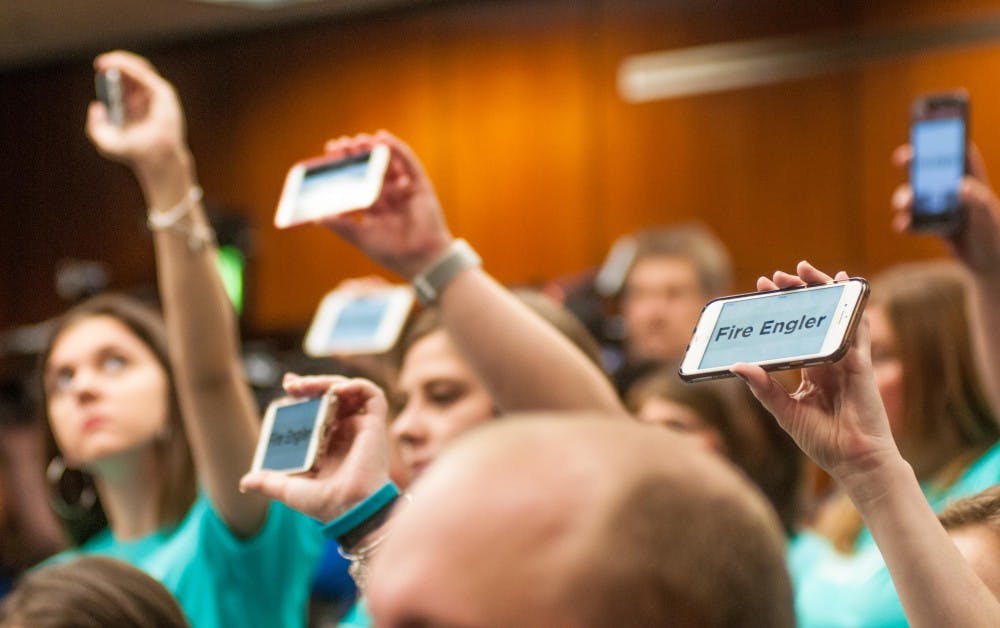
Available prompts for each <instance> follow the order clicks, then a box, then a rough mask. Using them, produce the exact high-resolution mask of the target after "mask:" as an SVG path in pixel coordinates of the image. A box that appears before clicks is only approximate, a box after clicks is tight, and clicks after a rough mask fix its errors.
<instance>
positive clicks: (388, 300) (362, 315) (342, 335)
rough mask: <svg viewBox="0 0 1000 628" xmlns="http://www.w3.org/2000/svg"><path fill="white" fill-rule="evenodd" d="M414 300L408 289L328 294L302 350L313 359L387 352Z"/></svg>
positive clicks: (333, 292) (343, 291)
mask: <svg viewBox="0 0 1000 628" xmlns="http://www.w3.org/2000/svg"><path fill="white" fill-rule="evenodd" d="M413 299H414V295H413V289H412V288H410V287H409V286H387V287H385V288H380V289H377V290H374V291H371V292H363V293H360V292H355V291H350V290H334V291H332V292H329V293H327V295H326V296H325V297H323V300H322V301H321V302H320V304H319V308H317V310H316V315H315V316H314V317H313V322H312V324H311V325H310V326H309V331H308V332H307V333H306V337H305V341H304V342H303V348H304V349H305V351H306V353H308V354H309V355H311V356H313V357H324V356H331V355H345V354H354V353H382V352H384V351H388V350H389V349H391V348H392V346H393V345H394V344H396V340H397V339H398V338H399V334H400V332H401V331H402V330H403V325H404V324H405V323H406V318H407V316H408V315H409V313H410V309H411V308H412V307H413Z"/></svg>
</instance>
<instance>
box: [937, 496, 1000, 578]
mask: <svg viewBox="0 0 1000 628" xmlns="http://www.w3.org/2000/svg"><path fill="white" fill-rule="evenodd" d="M938 519H940V520H941V525H943V526H944V529H945V530H947V531H948V534H949V536H951V540H952V541H953V542H954V543H955V545H957V546H958V551H960V552H961V553H962V556H964V557H965V560H966V561H967V562H968V563H969V565H971V566H972V569H973V570H974V571H975V572H976V575H978V576H979V577H980V579H982V581H983V583H984V584H986V586H988V587H989V588H990V591H992V592H993V595H994V596H996V597H998V598H1000V485H997V486H993V487H991V488H988V489H986V490H985V491H983V492H982V493H977V494H975V495H973V496H972V497H966V498H964V499H960V500H958V501H957V502H955V503H954V504H952V505H951V506H948V507H947V508H946V509H945V510H944V512H942V513H941V514H940V515H939V516H938Z"/></svg>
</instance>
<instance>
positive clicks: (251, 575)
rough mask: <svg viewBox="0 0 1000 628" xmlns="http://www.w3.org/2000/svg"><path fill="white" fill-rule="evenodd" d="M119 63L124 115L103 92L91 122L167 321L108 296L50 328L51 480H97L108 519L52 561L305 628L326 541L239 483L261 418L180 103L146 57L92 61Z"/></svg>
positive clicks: (265, 621)
mask: <svg viewBox="0 0 1000 628" xmlns="http://www.w3.org/2000/svg"><path fill="white" fill-rule="evenodd" d="M112 68H114V69H117V70H119V71H120V73H121V76H122V87H123V92H124V100H125V104H126V110H127V120H126V123H125V124H124V126H117V125H115V124H112V123H111V121H110V120H109V119H108V115H107V111H106V110H105V108H104V106H103V105H102V104H101V103H98V102H94V103H91V105H90V109H89V111H88V116H87V133H88V136H89V137H90V139H91V141H92V142H93V143H94V145H95V147H96V148H97V150H98V151H99V152H101V153H102V154H103V155H105V156H107V157H109V158H111V159H115V160H117V161H120V162H122V163H124V164H126V165H127V166H129V167H130V168H131V169H132V171H133V172H134V174H135V175H136V178H137V179H138V180H139V182H140V185H141V186H142V189H143V193H144V195H145V197H146V200H147V202H148V203H149V205H150V207H151V209H150V212H149V216H148V222H149V225H150V227H151V229H152V230H153V245H154V251H155V254H156V261H157V271H158V279H159V281H158V286H159V291H160V298H161V301H162V303H163V316H162V317H161V316H160V314H159V313H158V312H156V311H154V310H152V309H151V308H149V307H147V306H145V305H143V304H141V303H139V302H137V301H135V300H134V299H130V298H127V297H123V296H120V295H101V296H98V297H94V298H92V299H89V300H87V301H84V302H83V303H81V304H79V305H77V306H75V307H74V308H72V309H71V310H70V311H69V312H67V313H66V314H65V315H63V316H62V317H60V319H59V320H58V321H57V322H56V324H55V325H54V326H53V327H52V335H51V338H50V339H49V342H48V345H47V347H46V348H45V350H44V352H43V355H42V356H41V364H42V370H43V373H42V382H41V386H40V388H41V389H42V392H43V395H44V399H43V404H44V408H45V410H46V414H47V418H48V421H47V426H48V428H49V430H48V431H49V433H48V435H47V439H48V445H49V448H50V451H49V452H48V454H49V456H51V457H52V459H53V461H54V462H53V464H52V468H53V469H54V470H55V473H54V474H53V475H54V476H55V479H56V481H57V482H58V481H59V480H61V479H62V478H64V477H71V476H72V475H73V474H74V472H81V471H82V472H85V473H86V474H87V475H89V476H90V477H91V478H93V482H94V491H93V492H92V493H90V494H89V499H88V500H86V503H83V504H81V505H82V506H87V505H91V506H93V505H95V504H98V503H99V505H100V506H101V507H102V508H103V510H104V512H105V513H106V514H107V521H108V526H107V528H106V529H105V530H102V531H101V532H99V533H98V534H96V535H94V536H93V537H92V538H89V539H87V540H86V541H85V542H84V543H82V544H81V545H80V546H79V547H77V548H74V549H73V550H69V551H68V552H64V553H63V554H60V555H59V556H58V557H57V558H56V559H55V560H68V559H71V558H74V557H76V556H78V555H80V554H103V555H109V556H112V557H115V558H118V559H121V560H125V561H127V562H129V563H131V564H133V565H134V566H136V567H139V568H140V569H142V570H144V571H146V573H148V574H150V575H152V576H153V577H155V578H157V579H158V580H159V581H160V582H162V583H163V584H164V586H166V587H167V589H168V590H169V591H170V592H171V593H172V594H173V595H174V596H175V597H176V598H177V600H178V601H179V603H180V604H181V607H182V608H183V609H184V612H185V614H186V616H187V618H188V620H189V621H190V622H191V623H192V624H195V625H197V626H199V628H201V627H203V626H204V627H211V626H233V625H273V626H296V625H304V624H305V621H306V602H307V599H308V591H309V586H310V584H311V581H312V577H313V573H314V571H315V567H316V564H317V561H318V559H319V556H320V552H321V550H322V547H323V538H322V536H321V535H320V534H319V533H318V532H317V530H316V525H315V522H314V521H311V520H309V519H308V518H307V517H303V516H302V515H301V514H300V513H297V512H294V511H291V510H289V509H287V508H284V507H282V506H281V505H280V504H271V503H268V501H267V500H265V499H261V498H259V497H256V496H251V495H244V494H242V493H240V492H239V479H240V477H241V476H242V475H243V474H244V473H245V472H246V470H247V469H248V468H250V466H251V463H252V460H253V455H254V450H255V448H256V443H257V436H258V433H259V430H260V419H259V416H258V413H257V408H256V404H255V403H254V399H253V395H252V393H251V391H250V388H249V386H248V385H247V383H246V380H245V377H244V372H243V365H242V363H241V361H240V358H239V342H238V335H237V324H236V320H235V315H234V312H233V309H232V306H231V304H230V302H229V300H228V297H227V295H226V292H225V290H224V288H223V285H222V281H221V278H220V276H219V273H218V270H217V267H216V265H215V264H216V246H215V240H214V236H213V233H212V231H211V228H210V226H209V224H208V221H207V218H206V216H205V213H204V208H203V207H202V204H201V190H200V188H199V187H198V186H197V185H196V179H195V168H194V164H193V158H192V156H191V153H190V150H189V148H188V145H187V141H186V138H185V137H184V133H185V130H184V127H185V125H184V115H183V111H182V109H181V106H180V102H179V100H178V98H177V95H176V93H175V91H174V89H173V87H172V86H171V85H170V84H169V83H168V82H167V81H166V80H165V79H164V78H163V77H162V76H160V75H159V74H158V73H157V72H156V70H155V69H154V68H153V67H152V66H151V65H150V64H149V62H148V61H147V60H145V59H143V58H141V57H138V56H136V55H134V54H131V53H127V52H123V51H116V52H111V53H108V54H104V55H101V56H99V57H98V58H97V59H96V61H95V69H97V70H98V71H103V70H109V69H112ZM61 471H65V472H67V473H65V474H62V473H60V472H61Z"/></svg>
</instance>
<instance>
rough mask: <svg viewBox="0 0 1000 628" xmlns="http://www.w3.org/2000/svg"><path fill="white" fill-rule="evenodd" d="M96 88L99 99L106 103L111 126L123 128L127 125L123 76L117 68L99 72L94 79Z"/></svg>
mask: <svg viewBox="0 0 1000 628" xmlns="http://www.w3.org/2000/svg"><path fill="white" fill-rule="evenodd" d="M94 88H95V90H96V91H97V99H98V100H100V101H101V102H102V103H104V107H105V108H106V109H107V110H108V120H109V121H110V122H111V124H113V125H115V126H117V127H122V126H124V125H125V101H124V98H123V96H122V75H121V72H120V71H119V70H118V69H117V68H111V69H110V70H105V71H104V72H98V73H97V75H96V76H95V77H94Z"/></svg>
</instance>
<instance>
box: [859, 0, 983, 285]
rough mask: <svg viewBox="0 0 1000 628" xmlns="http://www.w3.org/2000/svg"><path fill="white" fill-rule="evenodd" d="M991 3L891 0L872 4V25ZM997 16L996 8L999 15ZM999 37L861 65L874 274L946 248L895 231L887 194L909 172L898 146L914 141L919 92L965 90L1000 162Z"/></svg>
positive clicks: (974, 11)
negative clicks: (896, 157) (898, 162)
mask: <svg viewBox="0 0 1000 628" xmlns="http://www.w3.org/2000/svg"><path fill="white" fill-rule="evenodd" d="M990 4H991V3H987V2H982V1H964V2H960V3H934V2H915V3H887V4H884V5H883V4H878V5H872V6H870V7H868V8H867V9H866V12H865V16H864V22H865V23H866V24H867V25H869V26H876V27H885V26H886V25H889V24H894V25H896V26H897V27H898V26H903V25H907V24H926V23H932V22H935V21H938V22H940V21H949V20H956V19H966V20H967V19H970V17H972V18H974V17H975V16H976V15H984V14H987V13H986V12H987V11H995V9H994V7H992V6H990ZM994 15H995V13H994ZM998 73H1000V42H998V43H997V44H992V45H979V46H974V47H969V48H964V49H957V50H948V51H939V52H928V53H923V54H919V55H910V56H907V57H905V58H901V59H894V60H888V61H883V62H879V63H872V64H868V65H867V66H865V67H864V69H863V71H862V82H861V89H860V91H859V94H858V100H859V103H860V107H861V126H860V131H861V132H860V134H859V142H860V149H859V151H858V154H859V155H860V159H861V164H862V168H861V172H862V175H863V179H862V186H861V189H862V190H863V198H862V201H863V203H864V214H863V217H864V223H863V225H862V228H861V229H860V230H859V233H860V235H862V237H863V238H864V248H865V250H866V251H867V252H868V255H869V272H875V271H878V270H880V269H882V268H885V267H886V266H889V265H892V264H894V263H898V262H902V261H907V260H913V259H923V258H928V257H938V256H941V255H945V254H946V253H947V249H946V247H945V246H944V245H943V244H942V242H941V241H940V240H939V239H938V238H936V237H933V236H929V235H913V234H896V233H894V232H893V231H892V230H891V228H890V224H889V217H890V214H891V209H890V205H889V199H890V196H891V194H892V191H893V189H894V188H895V187H896V186H897V185H898V184H899V183H900V182H901V181H903V180H905V178H906V173H905V172H903V171H901V170H898V169H896V168H895V167H893V166H892V164H891V161H890V155H891V153H892V150H893V149H894V148H895V147H896V146H898V145H899V144H902V143H904V142H906V141H907V140H908V133H909V106H910V102H911V101H912V100H913V99H914V98H916V97H918V96H919V95H920V94H923V93H928V92H935V91H946V90H951V89H955V88H965V89H967V90H968V91H969V94H970V97H971V122H970V129H971V133H972V139H973V141H975V142H976V143H977V144H978V145H979V147H980V149H981V150H982V152H983V155H984V157H985V158H986V160H987V163H991V162H992V163H993V164H994V167H993V170H994V171H997V169H998V168H1000V136H998V135H997V134H996V133H994V132H993V129H994V128H995V127H996V126H997V125H998V124H1000V116H998V113H997V112H1000V90H998V89H997V86H996V76H997V75H998Z"/></svg>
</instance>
